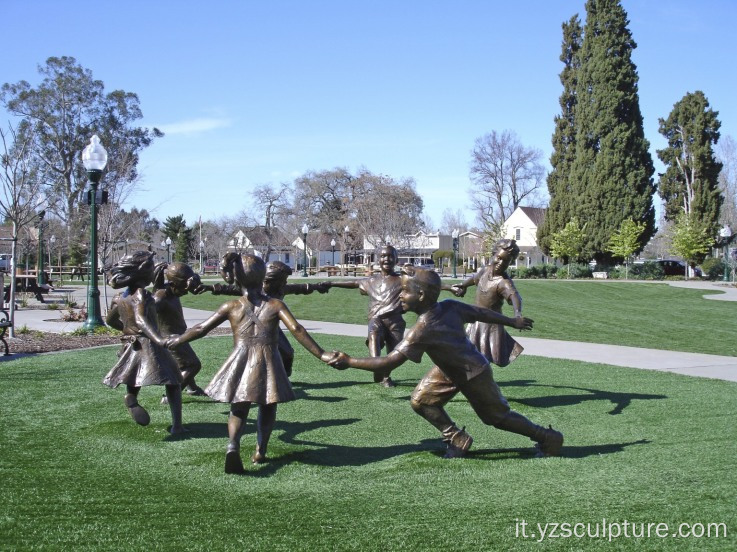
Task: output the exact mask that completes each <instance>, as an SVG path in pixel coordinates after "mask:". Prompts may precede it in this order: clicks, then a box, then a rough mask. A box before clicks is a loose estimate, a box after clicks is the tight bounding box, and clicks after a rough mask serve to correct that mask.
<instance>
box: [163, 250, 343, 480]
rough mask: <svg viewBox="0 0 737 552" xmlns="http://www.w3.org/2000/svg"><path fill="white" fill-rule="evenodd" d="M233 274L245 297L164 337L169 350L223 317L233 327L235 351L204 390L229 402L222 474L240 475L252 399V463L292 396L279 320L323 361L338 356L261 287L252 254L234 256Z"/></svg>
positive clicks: (262, 453) (259, 266) (261, 456)
mask: <svg viewBox="0 0 737 552" xmlns="http://www.w3.org/2000/svg"><path fill="white" fill-rule="evenodd" d="M231 271H232V272H231V273H232V277H233V280H234V281H235V283H236V284H237V285H238V286H239V287H240V288H241V289H242V290H243V295H242V296H240V297H238V298H237V299H234V300H232V301H228V302H226V303H224V304H223V305H222V306H221V307H220V308H219V309H218V310H217V311H216V312H215V313H214V314H213V315H212V316H211V317H210V318H208V319H207V320H205V321H204V322H202V323H200V324H197V325H195V326H192V327H191V328H189V329H188V330H187V331H186V332H184V333H183V334H182V335H180V336H172V337H170V338H169V339H168V340H167V346H168V347H170V348H174V347H178V346H179V345H181V344H183V343H187V342H189V341H192V340H193V339H198V338H200V337H202V336H204V335H206V334H207V333H208V332H209V331H210V330H212V329H213V328H216V327H217V326H218V325H219V324H221V323H222V322H224V321H225V320H228V321H230V325H231V327H232V328H233V342H234V347H233V352H232V353H231V354H230V356H229V357H228V359H227V360H226V361H225V363H224V364H223V366H222V367H221V368H220V370H218V372H217V373H216V374H215V376H214V377H213V379H212V381H211V382H210V384H209V385H208V386H207V388H206V389H205V393H206V394H207V395H208V396H210V397H211V398H213V399H215V400H216V401H220V402H226V403H230V417H229V418H228V446H227V449H226V454H225V472H226V473H243V471H244V470H243V462H242V460H241V457H240V440H241V434H242V431H243V423H244V421H245V420H246V418H247V417H248V411H249V409H250V407H251V404H252V403H255V404H258V405H259V416H258V420H257V422H256V423H257V446H256V451H255V452H254V454H253V455H252V456H251V461H252V462H253V463H254V464H258V463H261V462H263V461H264V460H265V459H266V449H267V446H268V443H269V438H270V436H271V432H272V430H273V428H274V423H275V421H276V408H277V404H278V403H282V402H287V401H292V400H294V399H295V395H294V392H293V391H292V386H291V384H290V383H289V379H288V378H287V374H286V371H285V370H284V364H283V362H282V358H281V355H280V354H279V352H278V349H277V345H278V341H279V333H278V332H279V322H280V321H281V322H282V323H284V325H285V326H286V327H287V329H288V330H289V331H290V332H291V333H292V335H294V337H295V338H296V339H297V341H298V342H299V343H300V344H301V345H302V346H303V347H304V348H305V349H307V350H308V351H309V352H310V353H312V354H313V355H314V356H316V357H317V358H320V359H321V360H323V361H324V362H328V361H330V360H332V359H333V358H334V357H335V356H336V355H335V354H334V353H326V352H325V351H324V350H323V349H322V348H321V347H320V346H319V345H318V344H317V343H316V342H315V340H314V339H312V337H311V336H310V335H309V334H308V333H307V331H306V330H305V329H304V327H303V326H302V325H301V324H300V323H299V322H297V320H295V318H294V316H292V313H291V312H290V311H289V309H288V308H287V307H286V305H285V304H284V303H283V302H282V301H281V300H279V299H274V298H271V297H269V296H268V295H265V294H264V293H263V291H262V288H263V283H264V277H265V275H266V265H265V264H264V261H263V260H262V259H261V258H259V257H256V256H254V255H245V256H244V257H240V256H238V257H237V258H235V259H233V264H232V267H231Z"/></svg>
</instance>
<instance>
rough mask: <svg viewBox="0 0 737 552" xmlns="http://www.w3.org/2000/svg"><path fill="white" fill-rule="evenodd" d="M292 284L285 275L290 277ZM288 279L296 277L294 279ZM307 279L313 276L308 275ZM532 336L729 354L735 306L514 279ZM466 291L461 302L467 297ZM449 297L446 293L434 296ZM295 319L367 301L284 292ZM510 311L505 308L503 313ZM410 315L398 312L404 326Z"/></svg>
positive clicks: (655, 287)
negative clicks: (404, 315)
mask: <svg viewBox="0 0 737 552" xmlns="http://www.w3.org/2000/svg"><path fill="white" fill-rule="evenodd" d="M290 281H292V280H290ZM294 281H295V282H299V281H300V280H299V279H298V278H297V279H294ZM313 281H314V280H313ZM515 283H516V285H517V288H518V289H519V292H520V294H521V295H522V300H523V307H524V308H523V312H524V313H525V315H526V316H529V317H530V318H532V319H534V320H535V329H534V330H533V331H532V333H531V334H529V335H530V336H532V337H542V338H548V339H562V340H569V341H587V342H591V343H608V344H613V345H630V346H633V347H647V348H651V349H666V350H672V351H688V352H695V353H709V354H717V355H727V356H737V340H736V339H735V336H737V303H734V302H728V301H710V300H707V299H704V298H703V296H704V294H705V293H707V292H705V291H703V290H694V289H683V288H675V287H671V286H669V285H667V284H663V283H623V282H591V281H589V282H585V281H584V282H582V281H555V280H519V281H516V282H515ZM475 292H476V288H475V287H472V288H470V289H469V291H468V293H467V294H466V297H465V298H464V300H465V301H467V302H471V303H472V302H473V301H474V299H475ZM443 298H453V296H452V295H451V294H450V293H448V292H443V293H442V294H441V299H443ZM225 300H227V298H225V297H223V296H214V295H211V294H205V295H199V296H192V295H189V296H186V297H184V298H183V299H182V304H184V305H185V306H187V307H192V308H199V309H204V310H215V309H216V308H217V307H218V306H219V305H220V304H221V303H222V302H223V301H225ZM286 303H287V305H288V306H289V308H290V309H291V310H292V312H294V314H295V316H296V317H297V318H302V319H305V320H327V321H332V322H346V323H352V324H365V323H366V311H367V305H368V299H367V297H366V296H362V295H361V294H360V293H359V292H358V290H345V289H332V290H330V291H329V292H328V293H327V294H325V295H320V294H317V293H313V294H312V295H289V296H287V297H286ZM506 313H507V314H511V309H509V308H508V309H507V310H506ZM415 319H416V317H415V316H414V315H412V314H408V315H406V320H407V324H408V326H411V325H412V324H413V323H414V321H415Z"/></svg>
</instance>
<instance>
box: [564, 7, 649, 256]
mask: <svg viewBox="0 0 737 552" xmlns="http://www.w3.org/2000/svg"><path fill="white" fill-rule="evenodd" d="M627 24H628V20H627V14H626V12H625V11H624V9H623V8H622V6H621V5H620V2H619V0H588V1H587V2H586V25H585V27H584V39H583V43H582V46H581V51H580V59H581V66H580V69H579V70H578V79H577V82H576V109H575V124H576V138H575V141H576V146H575V147H576V155H575V159H574V160H573V164H572V167H571V172H570V176H569V178H570V183H571V188H572V189H573V192H574V201H575V207H574V209H575V213H576V214H577V216H578V217H579V219H580V220H582V221H584V222H586V224H587V228H588V231H587V233H586V244H585V247H584V255H585V256H589V257H594V258H595V259H596V260H597V261H600V262H609V261H610V260H611V253H610V252H609V251H607V249H608V248H607V245H608V243H609V239H610V237H611V236H612V234H613V233H614V232H616V230H617V229H618V228H619V226H620V225H621V223H622V221H624V220H626V219H628V218H632V219H634V220H636V221H639V222H642V223H644V224H645V231H644V232H643V233H642V235H641V236H640V246H641V248H642V247H644V245H645V244H646V243H647V242H648V240H649V239H650V238H651V237H652V236H653V234H654V233H655V209H654V207H653V194H654V193H655V184H654V182H653V178H652V177H653V173H654V169H653V162H652V158H651V157H650V153H649V152H648V147H649V143H648V141H647V140H646V139H645V135H644V131H643V127H642V114H641V112H640V105H639V97H638V93H637V81H638V76H637V69H636V67H635V64H634V63H633V62H632V59H631V56H632V51H633V50H634V48H635V47H636V46H637V45H636V44H635V41H634V40H633V39H632V34H631V33H630V31H629V29H628V28H627Z"/></svg>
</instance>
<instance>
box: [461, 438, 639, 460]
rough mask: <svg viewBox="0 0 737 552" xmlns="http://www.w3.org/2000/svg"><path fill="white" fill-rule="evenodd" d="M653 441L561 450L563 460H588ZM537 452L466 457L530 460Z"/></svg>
mask: <svg viewBox="0 0 737 552" xmlns="http://www.w3.org/2000/svg"><path fill="white" fill-rule="evenodd" d="M651 442H652V441H650V440H648V439H640V440H638V441H631V442H629V443H610V444H608V445H587V446H575V447H572V446H568V445H566V444H564V445H563V449H562V450H561V454H560V456H561V458H586V457H587V456H600V455H602V454H614V453H617V452H624V450H625V448H626V447H630V446H633V445H649V444H650V443H651ZM535 453H536V450H535V449H534V447H528V448H508V449H478V450H473V449H471V450H470V451H469V452H468V453H467V455H466V457H467V458H475V459H479V460H508V459H513V460H528V459H531V458H535Z"/></svg>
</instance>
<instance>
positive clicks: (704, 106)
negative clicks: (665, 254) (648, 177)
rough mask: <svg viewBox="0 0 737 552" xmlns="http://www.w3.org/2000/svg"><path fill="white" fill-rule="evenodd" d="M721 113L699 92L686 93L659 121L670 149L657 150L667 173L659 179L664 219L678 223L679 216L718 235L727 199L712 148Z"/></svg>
mask: <svg viewBox="0 0 737 552" xmlns="http://www.w3.org/2000/svg"><path fill="white" fill-rule="evenodd" d="M717 115H719V112H718V111H714V110H713V109H711V108H710V107H709V100H707V99H706V96H705V95H704V93H703V92H701V91H700V90H697V91H696V92H694V93H691V92H689V93H687V94H686V95H685V96H684V97H683V98H682V99H681V100H680V101H678V102H677V103H676V104H675V105H674V106H673V110H672V111H671V113H670V115H669V116H668V118H667V119H658V121H659V123H660V128H659V130H660V133H661V134H662V135H663V136H664V137H665V138H666V139H667V140H668V147H666V148H663V149H661V150H658V157H659V158H660V160H661V161H662V162H663V163H665V165H666V171H665V172H664V173H663V174H662V175H661V177H660V187H659V191H660V195H661V196H662V197H663V199H664V200H665V216H666V218H667V219H668V220H676V218H677V217H678V214H679V213H682V212H685V213H687V214H689V215H693V216H694V217H695V220H696V221H698V222H699V223H700V224H701V225H703V226H705V227H706V228H707V231H708V232H709V234H710V235H716V232H717V229H718V227H719V211H720V209H721V206H722V203H723V201H724V197H723V196H722V194H721V191H720V190H719V172H720V171H721V169H722V163H720V162H719V161H717V159H716V157H715V155H714V150H713V146H714V145H716V143H717V142H718V141H719V128H720V126H721V123H720V122H719V119H717Z"/></svg>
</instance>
